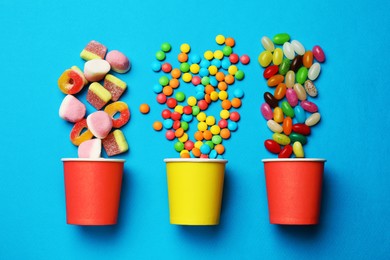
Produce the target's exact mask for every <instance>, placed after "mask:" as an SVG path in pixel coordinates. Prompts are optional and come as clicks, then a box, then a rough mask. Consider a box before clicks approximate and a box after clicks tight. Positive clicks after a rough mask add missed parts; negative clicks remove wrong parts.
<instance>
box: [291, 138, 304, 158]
mask: <svg viewBox="0 0 390 260" xmlns="http://www.w3.org/2000/svg"><path fill="white" fill-rule="evenodd" d="M293 153H294V155H295V157H297V158H303V157H305V153H304V152H303V147H302V144H301V143H300V142H295V143H293Z"/></svg>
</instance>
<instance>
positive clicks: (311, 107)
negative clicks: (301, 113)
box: [301, 100, 318, 113]
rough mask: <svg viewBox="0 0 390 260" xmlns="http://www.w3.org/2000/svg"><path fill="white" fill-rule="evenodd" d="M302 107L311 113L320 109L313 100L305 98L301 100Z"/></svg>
mask: <svg viewBox="0 0 390 260" xmlns="http://www.w3.org/2000/svg"><path fill="white" fill-rule="evenodd" d="M301 107H302V108H303V109H304V110H306V111H307V112H310V113H315V112H317V111H318V107H317V105H316V104H314V103H313V102H311V101H307V100H303V101H301Z"/></svg>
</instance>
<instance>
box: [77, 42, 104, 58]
mask: <svg viewBox="0 0 390 260" xmlns="http://www.w3.org/2000/svg"><path fill="white" fill-rule="evenodd" d="M106 53H107V47H106V46H104V45H103V44H101V43H100V42H97V41H94V40H92V41H90V42H89V43H88V44H87V46H85V48H84V49H83V50H82V51H81V53H80V57H81V58H82V59H84V60H87V61H88V60H93V59H104V56H106Z"/></svg>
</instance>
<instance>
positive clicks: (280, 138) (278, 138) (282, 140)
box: [272, 133, 290, 145]
mask: <svg viewBox="0 0 390 260" xmlns="http://www.w3.org/2000/svg"><path fill="white" fill-rule="evenodd" d="M272 139H273V140H274V141H275V142H277V143H278V144H280V145H287V144H289V143H290V138H289V137H288V136H287V135H285V134H280V133H274V134H273V135H272Z"/></svg>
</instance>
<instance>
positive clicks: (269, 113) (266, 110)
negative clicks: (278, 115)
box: [227, 103, 283, 120]
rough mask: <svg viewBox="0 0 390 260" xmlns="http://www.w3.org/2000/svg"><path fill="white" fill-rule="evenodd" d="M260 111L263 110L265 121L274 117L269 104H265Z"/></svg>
mask: <svg viewBox="0 0 390 260" xmlns="http://www.w3.org/2000/svg"><path fill="white" fill-rule="evenodd" d="M260 110H261V114H262V115H263V117H264V118H265V119H267V120H270V119H272V118H273V117H274V113H273V112H272V109H271V107H270V106H269V105H268V104H267V103H263V104H262V105H261V107H260ZM282 115H283V114H282ZM227 118H228V117H227Z"/></svg>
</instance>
